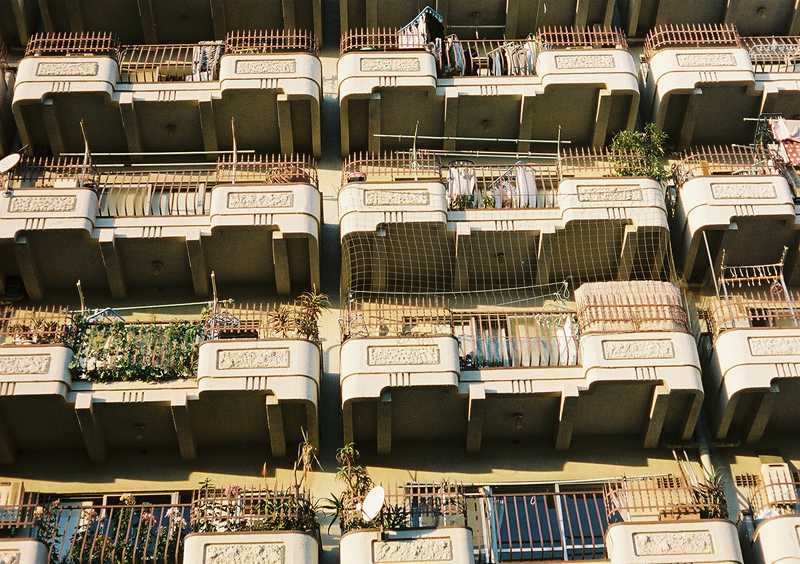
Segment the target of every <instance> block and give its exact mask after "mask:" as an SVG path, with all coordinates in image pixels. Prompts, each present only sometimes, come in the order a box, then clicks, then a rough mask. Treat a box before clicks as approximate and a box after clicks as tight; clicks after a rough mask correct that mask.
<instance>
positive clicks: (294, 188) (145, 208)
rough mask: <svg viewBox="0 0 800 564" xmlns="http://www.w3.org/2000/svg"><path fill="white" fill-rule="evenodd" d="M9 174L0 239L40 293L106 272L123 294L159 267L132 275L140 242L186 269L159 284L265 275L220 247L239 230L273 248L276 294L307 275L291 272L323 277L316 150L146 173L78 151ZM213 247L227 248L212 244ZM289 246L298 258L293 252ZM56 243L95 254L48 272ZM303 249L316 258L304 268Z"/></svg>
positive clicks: (62, 251) (201, 286)
mask: <svg viewBox="0 0 800 564" xmlns="http://www.w3.org/2000/svg"><path fill="white" fill-rule="evenodd" d="M5 183H6V186H7V187H8V189H9V190H8V193H9V196H8V197H6V198H2V201H0V246H2V245H6V246H8V247H10V248H11V249H12V255H13V256H15V257H16V259H17V263H18V264H19V270H20V272H21V274H22V278H23V282H24V284H25V287H26V290H27V292H28V294H29V296H30V297H32V298H34V299H41V298H42V297H43V295H44V293H45V292H46V290H47V289H49V288H51V287H53V286H57V285H59V284H61V285H65V284H72V283H73V282H74V281H70V278H71V277H72V276H76V279H77V278H81V279H83V280H84V283H85V284H87V285H98V284H100V285H102V282H101V281H102V280H103V279H104V277H105V279H107V281H108V282H107V283H108V286H109V287H110V288H111V290H112V293H113V294H114V295H115V296H116V297H124V295H125V294H126V292H127V287H128V285H129V284H130V285H142V284H144V285H146V284H147V281H146V280H142V279H141V277H140V276H135V275H134V276H132V275H131V272H135V271H136V269H139V268H144V269H147V268H148V266H149V269H150V270H151V271H153V272H154V273H155V270H156V266H154V263H152V262H151V263H150V264H149V265H148V264H142V265H139V266H134V267H133V268H132V270H131V271H128V272H127V273H126V270H127V269H122V268H121V267H120V266H119V261H120V260H121V257H122V256H123V255H124V253H125V252H126V248H128V247H130V246H135V245H140V244H145V245H147V246H149V247H151V248H152V249H153V250H154V254H157V255H161V257H163V258H159V261H160V262H161V266H160V267H158V270H159V271H160V270H161V269H164V268H170V267H172V268H177V269H178V270H177V271H175V272H174V274H176V275H177V276H175V277H174V278H172V281H171V282H165V278H162V277H161V276H160V274H161V273H160V272H158V273H157V274H154V276H159V280H152V281H151V283H153V282H157V283H158V285H164V284H165V283H168V284H172V283H175V284H180V283H183V284H193V285H194V287H195V291H196V292H198V294H199V295H206V294H207V293H208V291H209V288H208V276H209V274H210V272H211V271H212V270H213V271H215V272H216V275H217V276H218V277H221V278H220V279H224V278H228V279H231V280H239V281H240V282H239V283H241V281H245V280H246V279H247V278H248V277H249V278H250V280H252V281H254V282H255V281H256V280H260V281H261V282H263V281H264V280H265V279H266V275H265V273H264V271H263V269H259V268H258V265H257V264H250V266H249V267H248V266H242V265H240V266H236V265H235V264H234V263H235V262H236V254H235V253H234V254H231V253H230V252H229V249H228V250H226V251H225V252H220V251H222V248H223V247H225V244H224V242H223V240H225V238H226V237H230V236H234V237H240V238H241V237H250V238H251V239H250V240H251V241H252V240H254V239H258V240H261V241H263V244H264V245H265V246H267V248H270V247H271V248H272V262H273V269H274V274H273V275H272V277H274V278H273V279H274V282H275V285H276V289H277V291H278V292H279V293H289V292H290V290H291V280H292V279H294V280H299V279H298V278H297V275H296V274H294V273H292V271H293V270H299V271H300V272H302V273H303V274H301V275H300V276H306V277H308V278H307V279H308V282H309V285H310V286H317V287H318V286H319V240H320V231H321V221H322V196H321V194H320V192H319V189H318V180H317V171H316V165H315V163H314V161H313V159H309V158H307V157H303V156H285V157H284V156H262V155H244V156H242V155H239V156H238V157H237V158H236V160H235V161H233V160H232V159H231V158H227V157H223V158H221V159H220V160H219V162H218V164H217V166H216V167H212V166H208V167H200V168H195V169H191V170H176V169H170V168H162V169H159V170H149V171H148V170H141V169H135V170H120V169H116V168H113V167H107V168H103V167H100V168H98V167H95V166H91V165H89V166H85V165H84V164H83V163H82V162H81V161H80V160H79V159H77V158H73V159H65V158H61V159H44V160H42V159H35V160H34V159H26V160H23V162H22V163H21V164H20V165H18V166H17V167H16V168H15V169H14V170H13V171H11V173H10V174H9V176H8V177H7V178H6V179H5ZM170 242H172V243H175V242H178V243H179V244H181V243H182V244H184V245H185V246H186V254H185V255H183V253H178V254H175V253H174V245H170ZM215 247H219V250H218V251H214V250H211V251H210V253H209V252H208V251H203V248H205V249H214V248H215ZM286 247H290V248H292V249H294V252H296V253H298V255H297V257H298V258H296V259H295V260H294V261H289V260H288V255H287V254H286V253H287V252H288V251H286V250H285V248H286ZM167 248H172V249H173V250H167ZM198 249H199V252H200V254H197V253H198ZM52 252H57V253H58V254H59V256H65V255H66V256H71V255H77V254H79V253H83V255H82V256H88V257H92V259H91V260H86V261H82V262H81V263H80V264H81V267H80V272H78V273H77V275H76V274H75V273H73V272H70V271H71V269H70V268H55V267H53V266H52V263H51V265H50V266H48V269H47V274H46V275H45V274H43V272H44V270H43V261H44V260H45V259H44V258H43V257H45V256H47V254H48V253H52ZM193 252H194V253H195V254H194V255H193V256H192V255H191V253H193ZM203 253H205V256H201V255H202V254H203ZM167 256H170V259H169V260H167V259H166V257H167ZM115 257H116V258H115ZM214 257H215V258H214ZM300 257H307V258H306V260H307V263H306V265H305V266H304V265H301V264H300V261H302V258H300ZM267 260H270V259H269V257H268V258H267ZM137 279H138V280H137ZM266 281H267V282H268V283H269V282H271V281H272V279H267V280H266Z"/></svg>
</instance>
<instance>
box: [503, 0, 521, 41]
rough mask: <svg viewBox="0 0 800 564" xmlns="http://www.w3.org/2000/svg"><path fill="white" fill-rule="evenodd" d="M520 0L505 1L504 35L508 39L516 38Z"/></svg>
mask: <svg viewBox="0 0 800 564" xmlns="http://www.w3.org/2000/svg"><path fill="white" fill-rule="evenodd" d="M519 3H520V0H506V34H505V36H506V37H508V38H509V39H515V38H517V37H518V32H517V26H518V22H519Z"/></svg>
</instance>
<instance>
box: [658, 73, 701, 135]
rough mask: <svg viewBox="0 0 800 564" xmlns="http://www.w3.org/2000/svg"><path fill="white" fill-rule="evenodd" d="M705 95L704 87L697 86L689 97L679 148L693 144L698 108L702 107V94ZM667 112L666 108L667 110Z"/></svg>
mask: <svg viewBox="0 0 800 564" xmlns="http://www.w3.org/2000/svg"><path fill="white" fill-rule="evenodd" d="M702 95H703V89H702V88H700V87H697V88H695V89H694V91H693V92H692V95H691V96H690V97H689V103H688V104H686V115H684V117H683V125H682V126H681V131H680V135H679V139H678V147H677V148H678V149H685V148H688V147H689V146H691V143H692V137H693V136H694V125H695V120H696V119H697V110H698V108H699V107H700V96H702ZM664 113H665V114H666V109H665V112H664Z"/></svg>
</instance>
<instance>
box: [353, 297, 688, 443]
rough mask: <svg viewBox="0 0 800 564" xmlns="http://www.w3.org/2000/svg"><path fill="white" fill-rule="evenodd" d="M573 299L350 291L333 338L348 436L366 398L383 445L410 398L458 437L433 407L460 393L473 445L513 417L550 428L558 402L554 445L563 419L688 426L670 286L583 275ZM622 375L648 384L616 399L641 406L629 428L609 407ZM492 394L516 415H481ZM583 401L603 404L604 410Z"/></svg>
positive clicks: (360, 426)
mask: <svg viewBox="0 0 800 564" xmlns="http://www.w3.org/2000/svg"><path fill="white" fill-rule="evenodd" d="M576 300H577V313H575V312H574V311H570V309H569V308H568V307H565V306H564V305H563V304H562V305H561V306H560V307H559V305H558V303H552V304H549V306H548V305H545V306H543V307H542V308H536V309H529V308H525V309H505V310H502V309H498V310H496V311H493V310H490V311H480V310H478V311H466V310H464V311H462V310H451V309H449V308H444V307H441V306H434V305H432V304H431V305H430V307H426V306H424V305H423V304H411V305H407V304H401V303H399V302H398V303H394V302H391V301H386V302H385V303H380V302H357V303H353V304H352V305H351V306H350V307H349V309H348V310H347V312H346V313H345V317H344V322H343V336H342V340H343V344H342V349H341V357H342V358H341V382H342V406H343V410H344V421H345V438H346V440H348V441H350V440H361V439H362V438H363V437H362V435H363V434H364V433H366V432H367V430H366V427H365V425H367V423H365V421H368V419H360V418H363V417H366V416H365V413H368V412H369V411H370V410H377V412H376V413H377V418H378V419H377V425H378V444H379V449H380V450H381V451H383V452H388V450H389V449H390V448H391V438H392V437H391V432H392V431H391V429H393V428H394V429H399V430H400V432H399V433H397V438H400V439H403V438H406V437H405V436H404V435H403V429H405V427H406V425H408V424H409V423H408V422H407V421H406V420H405V419H406V418H405V417H404V415H403V414H404V413H406V412H407V411H408V410H411V411H412V412H414V413H415V420H417V422H418V424H421V423H419V422H420V421H423V420H424V421H426V422H427V424H428V427H427V428H428V429H440V433H442V434H443V436H445V435H446V436H448V437H451V435H450V434H452V437H456V436H459V434H460V433H458V431H459V429H458V426H454V425H453V421H447V423H446V424H445V423H444V422H443V421H441V420H440V417H446V416H447V415H446V414H450V413H451V410H452V416H454V417H455V416H456V415H455V414H457V413H461V411H460V409H461V408H460V407H459V406H461V405H462V404H464V405H465V406H466V407H468V412H469V413H470V414H473V415H470V416H469V418H468V421H467V425H466V426H467V431H466V434H467V448H468V450H477V449H479V448H480V441H481V437H482V436H484V435H485V436H506V435H508V434H511V435H512V436H513V435H514V434H515V432H514V431H513V430H512V426H511V425H510V422H511V420H513V421H514V425H516V433H522V434H523V435H535V436H540V435H541V434H542V433H546V432H547V431H546V430H547V429H550V428H552V421H550V420H549V419H548V416H549V414H551V410H553V409H554V408H555V407H557V405H558V404H559V403H560V406H561V407H560V408H557V409H555V413H553V416H554V417H558V419H559V423H558V425H556V427H557V429H558V433H557V441H556V446H557V448H561V449H566V448H568V447H569V442H570V440H571V437H572V434H573V427H574V429H575V430H574V432H575V433H576V434H578V433H604V434H614V433H624V432H638V431H640V430H641V424H643V425H644V427H645V432H644V435H645V446H646V447H653V446H656V445H657V444H658V442H659V440H660V437H661V436H662V433H663V432H665V431H667V432H670V433H675V434H679V435H680V436H681V437H683V438H684V439H688V438H690V437H691V435H692V433H693V431H694V425H695V422H696V421H697V417H698V414H699V410H700V406H701V404H702V400H703V390H702V384H701V379H700V361H699V358H698V354H697V348H696V345H695V342H694V339H693V337H692V335H691V334H689V330H688V319H687V314H686V310H685V307H684V305H683V300H682V298H681V296H680V294H679V292H678V290H677V288H675V287H674V286H672V285H670V284H668V283H659V282H608V283H597V284H584V285H582V286H581V287H580V288H579V289H578V290H577V291H576ZM409 320H413V321H414V322H413V323H411V324H410V322H409ZM625 385H628V386H629V385H636V386H641V387H644V388H646V390H647V392H648V393H643V394H642V396H643V397H642V398H640V399H641V400H642V402H643V403H642V404H641V405H636V406H633V405H632V404H631V403H629V404H628V406H627V408H626V409H627V411H626V412H640V413H641V415H642V421H639V420H638V419H637V420H636V422H635V427H636V429H635V430H634V429H629V428H628V427H630V425H631V424H633V423H632V421H630V420H628V421H627V422H624V421H617V420H616V419H615V418H614V417H612V415H611V412H612V410H613V409H614V408H613V407H612V404H613V401H612V400H611V399H610V397H609V396H607V395H606V394H609V393H613V392H612V391H611V390H613V389H615V386H625ZM423 394H424V395H425V397H428V396H431V397H434V398H437V399H436V400H435V401H433V400H432V403H431V405H433V404H436V405H437V412H436V413H434V412H432V411H430V410H428V409H425V408H424V407H423V406H421V405H419V404H417V403H413V401H416V402H420V401H422V400H420V399H419V398H420V397H422V395H423ZM439 394H444V396H443V397H440V395H439ZM629 396H630V394H628V395H626V397H629ZM412 397H413V398H416V399H414V400H413V401H412V399H411V398H412ZM554 398H555V399H556V400H557V401H556V406H554V405H552V400H553V399H554ZM495 402H497V405H498V406H499V405H501V404H502V409H505V410H508V409H510V407H509V405H510V404H513V405H514V406H515V407H517V409H518V412H517V415H519V418H517V419H514V418H513V417H512V418H510V420H509V422H503V421H496V420H494V419H491V420H489V419H488V418H487V419H486V421H485V422H484V420H483V413H484V411H485V412H486V413H491V406H493V405H494V404H495ZM393 403H397V404H398V406H402V408H401V407H397V408H394V407H393ZM534 405H535V406H538V407H536V408H534V407H532V406H534ZM368 406H371V407H368ZM565 406H566V407H565ZM573 408H574V409H575V410H576V411H575V412H574V413H573V412H572V409H573ZM486 410H489V411H486ZM537 410H538V411H537ZM559 410H560V415H559ZM577 413H582V414H587V416H585V417H584V416H577V415H576V414H577ZM590 413H594V414H599V413H603V414H604V415H603V416H602V418H601V419H602V422H600V421H598V420H597V418H596V417H590V416H588V414H590ZM668 413H669V414H670V416H669V418H667V414H668ZM570 414H571V415H570ZM511 415H514V414H513V413H512V414H511ZM515 417H516V415H515ZM393 420H395V423H394V427H392V425H391V424H390V423H391V421H393ZM668 421H669V422H668ZM676 421H678V423H676ZM429 434H430V433H429ZM434 434H435V435H436V436H439V434H438V433H434ZM452 437H451V438H452Z"/></svg>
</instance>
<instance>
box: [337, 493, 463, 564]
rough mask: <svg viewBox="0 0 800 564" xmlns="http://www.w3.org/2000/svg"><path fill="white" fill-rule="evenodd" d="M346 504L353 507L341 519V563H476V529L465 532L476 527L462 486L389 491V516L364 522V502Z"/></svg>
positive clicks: (384, 514) (354, 499) (384, 513)
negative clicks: (474, 547)
mask: <svg viewBox="0 0 800 564" xmlns="http://www.w3.org/2000/svg"><path fill="white" fill-rule="evenodd" d="M347 495H348V494H347V493H346V492H345V493H344V494H343V496H347ZM346 499H347V501H348V502H350V501H352V504H349V505H346V506H345V507H346V509H345V511H343V512H342V514H341V521H342V531H343V533H344V534H343V535H342V537H341V539H340V540H339V555H340V558H341V561H342V562H351V563H353V564H380V563H381V562H408V563H409V564H425V563H427V562H453V563H454V564H473V563H474V562H475V557H474V555H473V537H472V529H471V528H470V527H468V526H467V523H472V521H471V520H469V519H468V516H467V511H468V504H467V499H466V496H465V494H464V488H463V486H460V485H458V484H453V483H449V482H440V483H436V484H416V483H414V484H406V485H405V486H404V487H402V486H398V487H397V489H396V490H394V489H392V488H388V491H387V492H386V495H385V504H384V508H385V510H384V509H382V510H381V512H380V513H379V514H378V515H377V516H376V518H374V519H372V520H366V519H365V516H364V515H363V514H362V511H361V502H362V501H363V499H364V498H363V496H352V494H351V497H346ZM395 508H399V509H400V511H402V513H400V511H398V510H397V509H395ZM398 515H402V517H400V518H398V517H397V516H398Z"/></svg>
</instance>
